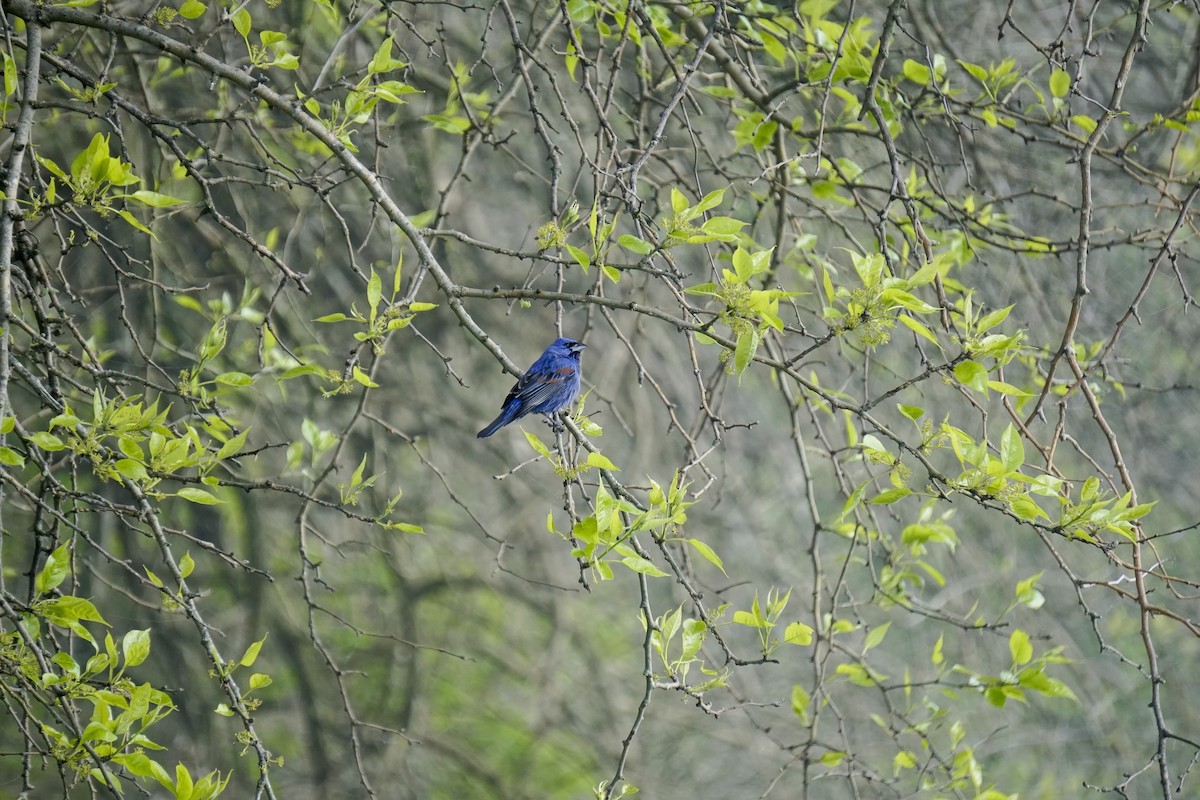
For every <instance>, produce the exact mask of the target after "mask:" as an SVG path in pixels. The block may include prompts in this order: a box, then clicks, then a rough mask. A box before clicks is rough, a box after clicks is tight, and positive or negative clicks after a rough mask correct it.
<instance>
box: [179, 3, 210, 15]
mask: <svg viewBox="0 0 1200 800" xmlns="http://www.w3.org/2000/svg"><path fill="white" fill-rule="evenodd" d="M207 10H208V7H207V6H205V5H204V3H201V2H200V0H187V2H185V3H184V4H183V5H181V6H180V7H179V14H180V16H182V17H183V18H184V19H197V18H199V17H201V16H203V15H204V12H205V11H207Z"/></svg>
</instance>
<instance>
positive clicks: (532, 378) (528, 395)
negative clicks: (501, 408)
mask: <svg viewBox="0 0 1200 800" xmlns="http://www.w3.org/2000/svg"><path fill="white" fill-rule="evenodd" d="M574 374H575V367H574V366H572V365H570V364H566V365H562V366H558V367H550V368H549V369H545V368H539V366H538V365H537V364H534V365H533V367H531V368H530V370H529V371H528V372H526V373H525V375H524V376H522V378H521V380H519V381H517V384H516V385H515V386H513V388H512V391H511V392H509V393H508V397H506V398H505V399H504V404H505V405H508V404H509V403H510V402H512V401H513V400H514V399H517V398H520V400H521V404H522V407H523V408H525V409H531V408H536V407H537V406H539V405H541V404H542V403H543V402H545V401H546V400H548V399H549V398H550V395H551V394H553V393H554V392H555V391H557V390H558V389H559V388H561V387H562V386H563V384H565V383H566V382H567V381H569V380H571V378H572V376H573V375H574Z"/></svg>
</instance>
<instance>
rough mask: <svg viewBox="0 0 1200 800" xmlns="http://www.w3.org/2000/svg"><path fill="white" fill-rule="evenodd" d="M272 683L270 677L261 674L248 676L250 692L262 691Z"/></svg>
mask: <svg viewBox="0 0 1200 800" xmlns="http://www.w3.org/2000/svg"><path fill="white" fill-rule="evenodd" d="M272 683H273V681H272V680H271V676H270V675H264V674H263V673H261V672H256V673H254V674H253V675H251V676H250V691H254V690H255V689H262V688H264V687H267V686H270V685H271V684H272Z"/></svg>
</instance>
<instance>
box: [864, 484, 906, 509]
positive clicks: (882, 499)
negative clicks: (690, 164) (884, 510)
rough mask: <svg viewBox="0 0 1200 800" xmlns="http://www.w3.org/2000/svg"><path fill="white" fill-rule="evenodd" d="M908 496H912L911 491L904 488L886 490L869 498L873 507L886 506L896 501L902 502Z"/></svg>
mask: <svg viewBox="0 0 1200 800" xmlns="http://www.w3.org/2000/svg"><path fill="white" fill-rule="evenodd" d="M910 494H912V489H905V488H904V487H899V488H895V489H886V490H884V491H882V492H880V493H879V494H877V495H876V496H875V497H873V498H871V500H870V502H871V503H872V504H874V505H880V506H886V505H891V504H892V503H895V502H896V501H897V500H902V499H904V498H905V497H908V496H909V495H910Z"/></svg>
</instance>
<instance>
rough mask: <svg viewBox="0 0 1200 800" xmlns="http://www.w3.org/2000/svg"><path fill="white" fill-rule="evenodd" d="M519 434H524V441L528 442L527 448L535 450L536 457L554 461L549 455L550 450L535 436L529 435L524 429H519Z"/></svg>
mask: <svg viewBox="0 0 1200 800" xmlns="http://www.w3.org/2000/svg"><path fill="white" fill-rule="evenodd" d="M521 432H522V433H524V434H525V441H527V442H529V446H530V447H532V448H533V449H534V450H536V451H537V452H538V455H540V456H542V457H543V458H546V459H549V460H551V461H553V460H554V456H552V455H550V448H549V447H547V446H546V444H545V442H543V441H542V440H541V439H539V438H538V437H537V435H536V434H533V433H530V432H529V431H527V430H525V429H524V428H522V429H521Z"/></svg>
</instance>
